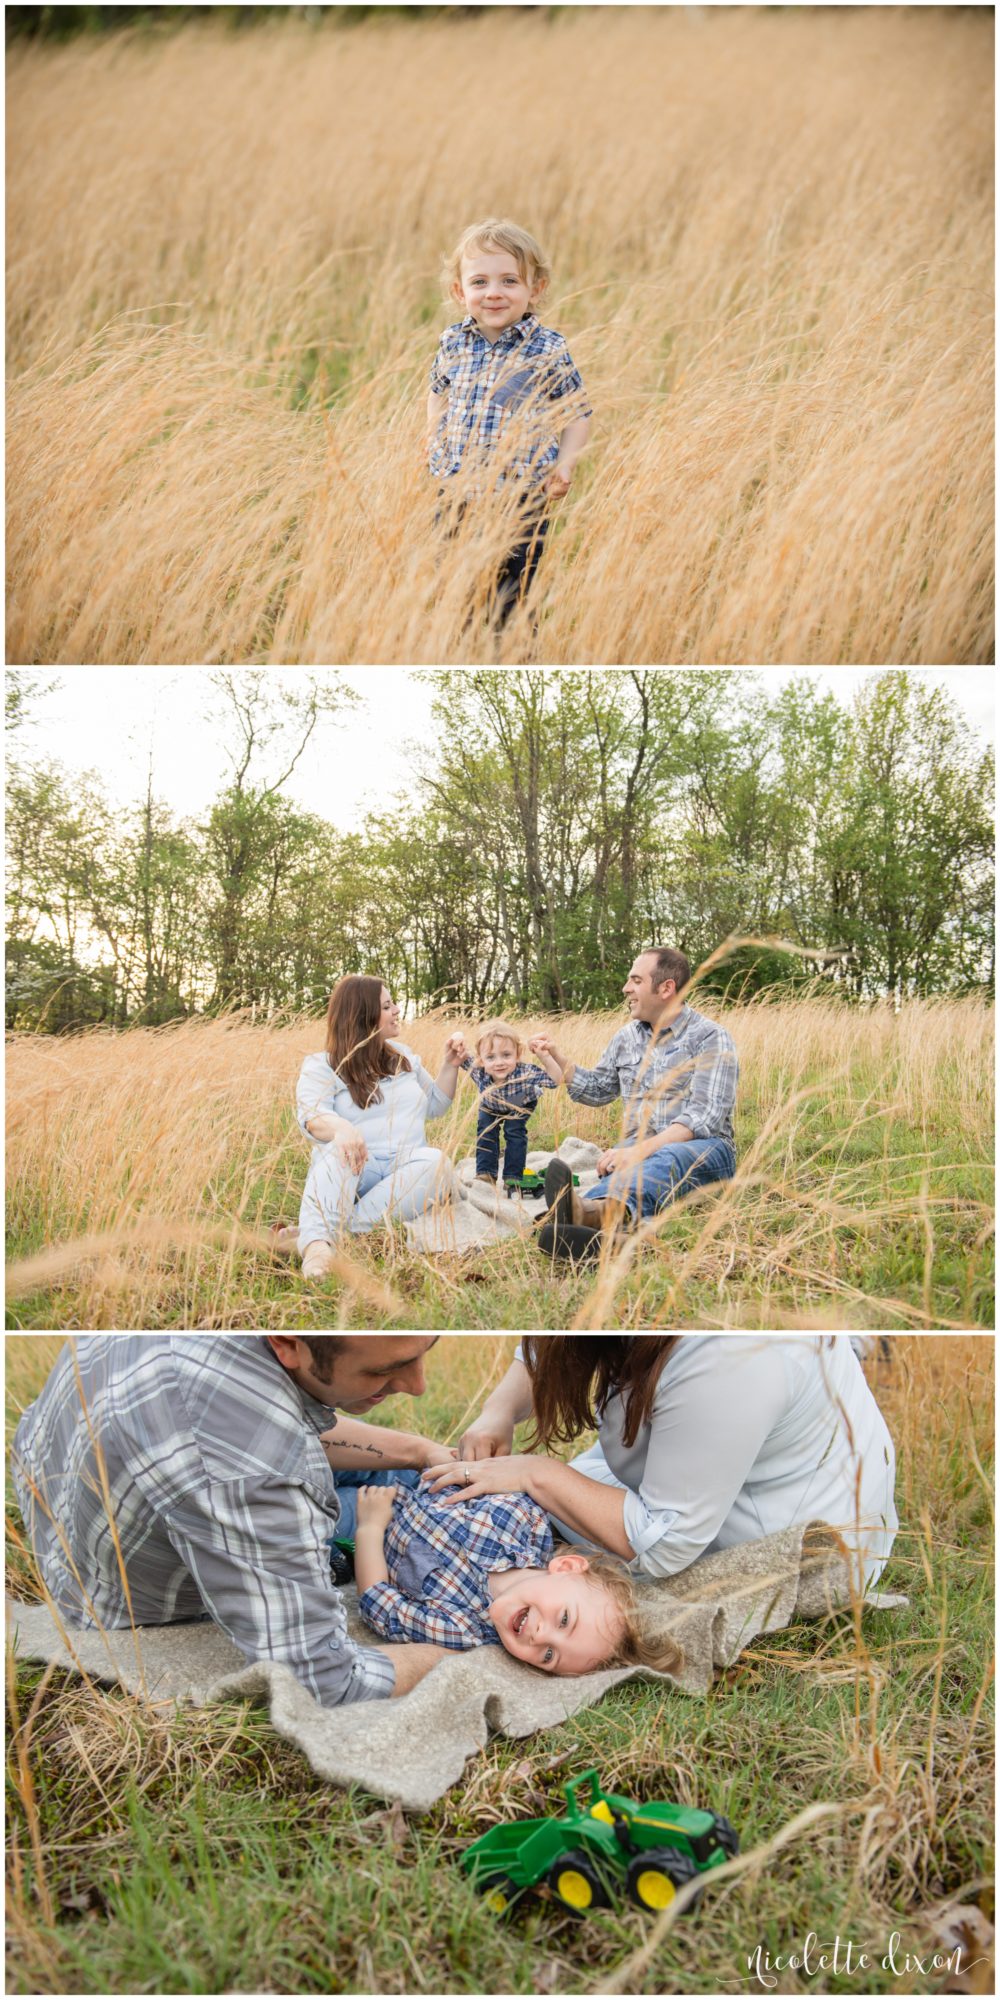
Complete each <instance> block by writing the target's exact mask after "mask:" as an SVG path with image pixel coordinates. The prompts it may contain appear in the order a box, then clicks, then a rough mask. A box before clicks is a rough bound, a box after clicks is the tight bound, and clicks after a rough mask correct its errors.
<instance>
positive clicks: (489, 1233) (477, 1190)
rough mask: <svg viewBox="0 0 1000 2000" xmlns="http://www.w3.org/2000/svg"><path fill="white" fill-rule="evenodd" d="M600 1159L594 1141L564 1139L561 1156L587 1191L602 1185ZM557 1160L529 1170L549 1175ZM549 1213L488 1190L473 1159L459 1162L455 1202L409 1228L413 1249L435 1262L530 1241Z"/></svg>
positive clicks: (545, 1157)
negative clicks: (495, 1245)
mask: <svg viewBox="0 0 1000 2000" xmlns="http://www.w3.org/2000/svg"><path fill="white" fill-rule="evenodd" d="M600 1155H601V1149H600V1147H599V1146H595V1145H592V1144H591V1141H590V1140H589V1139H574V1138H567V1139H564V1140H563V1142H562V1145H561V1146H560V1147H559V1151H558V1158H559V1159H560V1160H565V1161H566V1164H567V1166H568V1167H571V1168H572V1170H573V1172H574V1173H575V1174H579V1176H580V1182H581V1186H583V1187H588V1186H592V1185H593V1184H594V1182H595V1181H596V1180H597V1162H598V1160H599V1158H600ZM555 1157H557V1156H556V1155H555V1154H553V1153H529V1154H528V1158H527V1165H528V1167H529V1168H530V1169H531V1170H532V1171H533V1172H534V1173H540V1174H544V1172H545V1169H546V1167H547V1166H548V1164H549V1161H550V1160H551V1159H554V1158H555ZM544 1210H545V1203H544V1201H543V1200H540V1199H536V1200H531V1199H519V1198H518V1197H517V1196H516V1195H514V1196H511V1195H508V1194H504V1193H503V1191H502V1190H498V1189H496V1188H490V1187H487V1186H486V1183H485V1181H477V1179H476V1160H475V1155H474V1154H472V1153H469V1154H468V1155H467V1156H466V1158H465V1159H464V1160H457V1161H456V1162H455V1166H454V1169H453V1171H452V1175H451V1200H450V1202H447V1203H444V1204H442V1205H441V1206H439V1207H435V1208H433V1209H430V1210H429V1211H428V1213H427V1214H426V1215H418V1216H415V1217H414V1218H413V1220H412V1221H410V1222H407V1223H406V1224H405V1225H404V1226H405V1229H406V1237H407V1241H408V1243H409V1244H410V1246H411V1248H413V1249H414V1250H422V1251H424V1253H425V1254H426V1255H428V1256H431V1257H434V1256H444V1255H445V1254H446V1253H447V1252H449V1251H451V1252H452V1253H454V1252H456V1251H461V1250H481V1249H483V1248H485V1247H486V1246H487V1245H488V1244H490V1243H507V1242H509V1241H510V1239H511V1238H512V1237H515V1236H522V1237H523V1236H528V1237H530V1236H531V1235H532V1234H533V1232H534V1227H535V1223H536V1221H537V1219H538V1217H539V1216H540V1215H542V1214H543V1213H544Z"/></svg>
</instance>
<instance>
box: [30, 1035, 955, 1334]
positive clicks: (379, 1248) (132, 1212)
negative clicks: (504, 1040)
mask: <svg viewBox="0 0 1000 2000" xmlns="http://www.w3.org/2000/svg"><path fill="white" fill-rule="evenodd" d="M620 1018H621V1017H620V1015H600V1014H596V1015H576V1016H573V1015H570V1016H564V1017H561V1018H560V1020H559V1023H558V1038H559V1046H560V1049H561V1050H562V1051H563V1052H564V1053H565V1054H566V1055H567V1056H568V1057H569V1058H570V1059H571V1060H574V1061H579V1062H583V1063H593V1062H594V1061H595V1060H596V1058H597V1056H598V1055H599V1053H600V1051H601V1049H602V1048H604V1047H605V1046H606V1044H607V1042H608V1040H609V1039H610V1036H611V1034H612V1032H613V1031H614V1029H615V1028H616V1027H617V1026H618V1025H619V1023H620ZM721 1018H723V1019H724V1020H725V1023H726V1025H727V1027H729V1028H730V1030H731V1032H732V1034H733V1035H734V1037H735V1040H736V1045H737V1049H738V1051H739V1057H740V1064H741V1084H740V1092H739V1099H738V1110H737V1128H736V1136H737V1148H738V1156H739V1159H738V1170H737V1175H736V1179H735V1180H734V1181H733V1182H732V1183H730V1184H727V1185H726V1186H724V1187H722V1188H716V1189H711V1190H709V1191H707V1193H706V1194H704V1195H702V1196H697V1197H694V1198H692V1199H691V1200H689V1201H687V1202H684V1203H681V1204H680V1205H679V1206H677V1207H676V1208H675V1209H673V1210H670V1211H668V1212H667V1213H666V1214H665V1215H663V1216H662V1217H661V1218H660V1219H659V1222H658V1223H657V1224H654V1225H653V1227H652V1231H651V1233H650V1235H649V1237H648V1240H646V1241H644V1242H643V1243H642V1244H640V1245H637V1244H636V1243H635V1240H634V1239H632V1238H630V1239H629V1240H628V1242H627V1244H626V1245H625V1247H624V1249H623V1250H622V1249H609V1252H608V1254H606V1256H605V1257H604V1260H603V1262H602V1265H601V1268H600V1270H599V1272H598V1273H597V1274H596V1276H595V1275H593V1274H587V1275H582V1276H573V1275H567V1272H566V1267H565V1266H557V1267H553V1266H552V1265H551V1264H550V1263H548V1262H547V1260H545V1259H544V1258H543V1257H542V1256H541V1255H540V1254H539V1252H538V1250H537V1248H536V1247H535V1245H534V1244H533V1243H532V1242H531V1241H530V1240H529V1241H528V1242H525V1243H521V1242H520V1241H516V1240H515V1241H514V1242H513V1243H511V1242H507V1243H504V1244H503V1245H502V1246H498V1247H496V1248H492V1249H488V1250H483V1251H481V1252H479V1253H473V1254H470V1253H465V1254H464V1255H462V1256H459V1255H453V1254H447V1255H444V1256H441V1257H435V1258H431V1257H428V1256H423V1255H417V1254H416V1253H415V1252H414V1251H413V1250H412V1249H410V1248H408V1246H407V1244H406V1240H405V1236H404V1232H403V1230H402V1228H401V1227H399V1226H397V1227H396V1228H395V1229H380V1230H378V1231H376V1232H374V1233H372V1234H370V1235H367V1236H353V1237H351V1238H350V1241H349V1243H348V1244H347V1245H346V1246H345V1255H346V1256H347V1258H348V1259H349V1261H348V1262H347V1263H345V1264H344V1265H343V1267H342V1269H341V1272H340V1275H339V1279H338V1281H337V1282H336V1283H332V1282H328V1283H326V1284H322V1285H315V1286H312V1287H309V1286H307V1285H306V1284H305V1283H304V1281H303V1280H302V1278H301V1276H300V1275H299V1274H298V1267H297V1266H295V1267H294V1268H290V1267H289V1266H287V1265H285V1264H283V1263H281V1262H279V1261H278V1260H277V1259H276V1258H275V1257H274V1255H273V1254H272V1252H271V1250H270V1248H269V1238H268V1230H269V1228H270V1226H271V1225H272V1224H273V1223H275V1222H276V1221H279V1220H286V1221H288V1220H292V1221H294V1220H295V1218H296V1216H297V1213H298V1203H299V1198H300V1195H301V1191H302V1186H303V1182H304V1179H305V1173H306V1166H307V1154H306V1148H305V1145H304V1142H303V1140H302V1138H301V1136H300V1134H299V1131H298V1127H297V1126H296V1125H295V1122H294V1118H293V1116H292V1109H291V1105H292V1093H293V1087H294V1082H295V1078H296V1075H297V1072H298V1068H299V1064H300V1062H301V1059H302V1057H303V1055H304V1054H305V1053H306V1052H307V1051H309V1050H311V1049H314V1048H317V1047H320V1046H322V1040H323V1024H322V1022H317V1021H314V1020H300V1021H297V1022H294V1023H291V1024H288V1025H284V1026H280V1025H278V1026H273V1027H270V1028H267V1027H260V1026H254V1025H252V1024H251V1023H250V1022H249V1021H247V1020H245V1019H241V1018H239V1017H235V1018H233V1019H220V1020H211V1021H206V1020H192V1021H188V1022H186V1023H181V1024H178V1025H175V1026H172V1027H169V1028H166V1029H132V1030H129V1031H128V1032H126V1033H124V1034H118V1035H115V1034H109V1033H104V1032H94V1033H90V1034H85V1035H82V1036H77V1037H71V1038H59V1037H46V1036H30V1035H19V1036H15V1037H13V1039H12V1040H11V1042H10V1043H9V1046H8V1061H7V1131H8V1165H7V1198H8V1227H9V1232H10V1240H9V1254H10V1256H11V1258H12V1259H13V1263H12V1265H9V1266H8V1298H9V1307H8V1310H9V1314H10V1316H11V1323H12V1324H13V1325H15V1326H38V1327H42V1326H44V1327H64V1328H65V1327H74V1326H80V1327H106V1326H122V1327H128V1326H150V1327H154V1326H195V1325H209V1326H221V1327H237V1328H238V1327H242V1326H270V1327H273V1328H275V1329H277V1328H281V1327H284V1326H289V1327H300V1328H307V1327H308V1326H310V1325H313V1326H317V1327H319V1326H328V1325H330V1324H331V1323H334V1322H335V1323H337V1324H342V1325H345V1326H351V1325H368V1324H371V1325H374V1326H392V1325H399V1324H401V1323H405V1324H408V1325H410V1326H413V1327H417V1326H428V1327H430V1328H432V1329H434V1328H438V1327H464V1328H477V1327H498V1328H499V1327H508V1328H509V1327H514V1328H517V1327H525V1326H528V1327H530V1326H542V1327H546V1326H548V1327H567V1326H571V1325H574V1324H576V1325H581V1326H589V1327H602V1326H607V1325H623V1326H626V1325H627V1326H643V1325H668V1326H672V1325H680V1326H684V1327H692V1326H709V1327H715V1326H720V1327H738V1326H747V1327H757V1326H765V1327H767V1326H771V1327H773V1326H783V1325H791V1326H830V1325H833V1326H837V1325H840V1326H843V1325H845V1324H846V1325H850V1326H871V1327H878V1326H887V1327H890V1328H899V1327H904V1328H905V1327H917V1328H927V1327H933V1326H941V1327H962V1326H966V1327H975V1326H982V1325H985V1324H989V1325H992V1324H993V1318H992V1314H993V1303H992V1256H991V1241H992V1166H991V1163H992V1157H993V1111H992V1090H993V1044H992V1013H991V1011H990V1010H989V1009H988V1008H986V1007H984V1006H983V1005H982V1003H980V1002H979V1001H977V1000H973V999H958V1000H951V1001H941V1002H936V1003H919V1004H918V1003H915V1002H914V1003H910V1004H908V1005H906V1006H904V1007H903V1009H902V1011H901V1012H900V1013H899V1014H894V1013H893V1011H892V1010H891V1008H890V1007H889V1006H887V1005H881V1006H871V1007H868V1008H865V1009H857V1010H852V1009H849V1008H847V1007H844V1006H838V1005H836V1004H834V1003H832V1002H830V1001H827V1000H825V999H822V998H817V999H815V1000H812V1001H799V1002H796V1003H788V1002H784V1003H779V1004H773V1005H767V1004H750V1005H747V1006H743V1007H733V1008H729V1009H726V1010H723V1011H722V1015H721ZM455 1025H456V1024H455V1022H454V1021H453V1020H448V1021H445V1020H443V1019H440V1018H438V1017H435V1016H426V1017H424V1018H423V1019H421V1020H419V1021H415V1022H411V1023H409V1024H407V1026H406V1028H405V1031H404V1034H405V1039H406V1041H407V1042H408V1043H409V1045H410V1046H411V1047H413V1048H415V1049H416V1051H417V1053H418V1054H419V1055H420V1057H421V1059H422V1060H423V1061H424V1062H425V1063H426V1065H427V1067H428V1068H429V1069H431V1071H432V1073H433V1072H434V1071H436V1069H437V1067H438V1064H439V1062H440V1058H441V1053H442V1047H443V1043H444V1040H445V1036H446V1034H447V1033H448V1032H450V1031H451V1029H452V1028H453V1027H454V1026H455ZM539 1025H541V1022H540V1021H527V1022H525V1023H524V1024H523V1031H524V1032H525V1033H530V1032H532V1030H533V1029H534V1028H535V1027H537V1026H539ZM549 1025H551V1024H549ZM476 1103H477V1099H476V1096H475V1092H474V1091H473V1089H472V1087H471V1086H470V1085H469V1084H468V1083H462V1082H460V1085H459V1090H458V1093H457V1096H456V1101H455V1104H454V1106H453V1108H452V1110H451V1111H450V1112H449V1113H448V1114H447V1115H446V1116H445V1117H444V1118H443V1119H441V1120H440V1121H437V1122H435V1123H433V1124H431V1125H429V1126H428V1129H427V1138H428V1142H429V1143H431V1144H434V1145H436V1146H439V1147H440V1148H441V1149H442V1150H443V1151H444V1152H445V1153H446V1154H447V1155H449V1156H450V1157H451V1158H452V1159H458V1158H461V1157H463V1156H465V1155H467V1154H468V1153H470V1152H471V1151H472V1149H473V1147H474V1143H475V1120H476ZM529 1129H530V1139H529V1144H530V1145H531V1146H533V1147H539V1148H544V1147H550V1146H554V1145H556V1144H558V1143H559V1142H560V1141H561V1140H562V1139H563V1138H565V1137H566V1136H567V1135H568V1134H569V1133H575V1134H577V1135H579V1136H580V1137H581V1138H584V1139H590V1140H594V1141H596V1142H598V1143H599V1144H600V1145H602V1146H608V1145H611V1144H613V1143H615V1141H616V1140H617V1139H618V1137H619V1136H620V1130H621V1107H620V1105H617V1104H614V1105H610V1106H606V1107H603V1108H600V1109H588V1108H586V1107H584V1106H580V1105H577V1104H574V1103H572V1102H571V1101H570V1100H569V1098H568V1097H567V1095H566V1093H565V1092H564V1091H559V1092H556V1093H547V1094H546V1095H545V1096H544V1097H543V1099H542V1102H541V1105H540V1106H539V1109H538V1111H537V1113H536V1114H535V1115H534V1116H533V1117H532V1120H531V1125H530V1128H529Z"/></svg>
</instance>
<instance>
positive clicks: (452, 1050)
mask: <svg viewBox="0 0 1000 2000" xmlns="http://www.w3.org/2000/svg"><path fill="white" fill-rule="evenodd" d="M468 1053H469V1052H468V1049H467V1048H466V1046H465V1036H464V1035H449V1036H448V1040H447V1041H446V1043H445V1045H444V1060H445V1062H446V1063H454V1065H455V1068H456V1069H457V1068H458V1067H459V1064H460V1063H463V1062H464V1061H465V1058H466V1056H467V1055H468Z"/></svg>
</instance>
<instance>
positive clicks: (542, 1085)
mask: <svg viewBox="0 0 1000 2000" xmlns="http://www.w3.org/2000/svg"><path fill="white" fill-rule="evenodd" d="M459 1068H460V1069H465V1070H468V1072H469V1075H470V1076H471V1078H472V1081H473V1083H474V1084H475V1086H476V1089H477V1090H478V1092H479V1102H480V1105H481V1107H482V1109H483V1110H484V1111H493V1112H495V1113H496V1116H497V1117H498V1118H504V1117H509V1118H517V1117H518V1116H523V1117H525V1118H527V1116H528V1114H529V1112H531V1111H534V1108H535V1105H536V1104H537V1103H538V1100H539V1098H540V1097H541V1094H542V1091H543V1090H555V1089H556V1085H555V1083H554V1082H553V1080H552V1078H551V1077H550V1076H547V1075H546V1073H545V1071H544V1070H543V1069H539V1067H538V1064H537V1063H515V1065H514V1068H513V1069H512V1070H511V1073H510V1075H509V1076H505V1077H504V1080H503V1082H502V1083H497V1082H496V1080H495V1078H493V1077H492V1076H490V1074H489V1072H488V1071H487V1070H485V1069H482V1068H481V1067H480V1065H479V1064H478V1063H474V1062H473V1060H472V1057H471V1056H465V1057H464V1059H463V1060H462V1062H460V1063H459Z"/></svg>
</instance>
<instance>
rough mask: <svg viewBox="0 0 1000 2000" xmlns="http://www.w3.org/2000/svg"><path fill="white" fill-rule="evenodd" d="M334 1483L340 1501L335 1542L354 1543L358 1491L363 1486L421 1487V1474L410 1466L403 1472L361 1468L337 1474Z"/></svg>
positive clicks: (356, 1524)
mask: <svg viewBox="0 0 1000 2000" xmlns="http://www.w3.org/2000/svg"><path fill="white" fill-rule="evenodd" d="M333 1483H334V1486H335V1487H336V1489H337V1499H338V1500H339V1501H340V1519H339V1521H338V1522H337V1532H336V1534H335V1535H334V1536H333V1537H332V1539H333V1540H334V1541H335V1542H353V1540H354V1537H355V1535H356V1533H357V1529H358V1489H359V1487H361V1486H419V1484H420V1474H419V1472H414V1470H413V1468H412V1467H410V1466H404V1467H403V1469H402V1470H401V1471H398V1470H397V1471H395V1472H390V1471H386V1470H383V1471H381V1472H369V1471H368V1470H367V1468H366V1467H365V1466H359V1467H357V1468H356V1469H355V1470H354V1471H352V1472H335V1473H334V1475H333Z"/></svg>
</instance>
